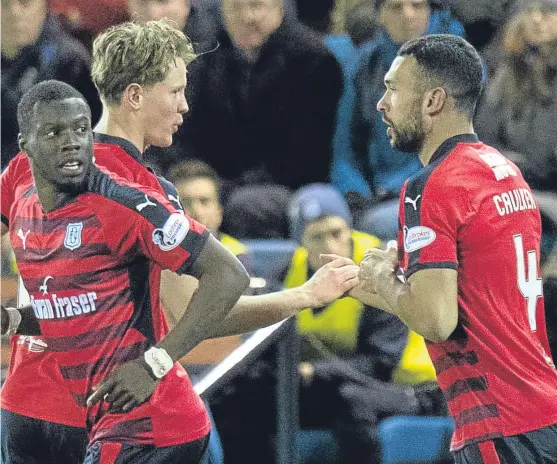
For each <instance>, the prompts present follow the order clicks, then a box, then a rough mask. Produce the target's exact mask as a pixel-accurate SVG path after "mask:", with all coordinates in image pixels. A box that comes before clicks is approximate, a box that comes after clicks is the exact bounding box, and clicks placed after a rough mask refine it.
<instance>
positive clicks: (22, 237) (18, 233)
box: [17, 228, 31, 250]
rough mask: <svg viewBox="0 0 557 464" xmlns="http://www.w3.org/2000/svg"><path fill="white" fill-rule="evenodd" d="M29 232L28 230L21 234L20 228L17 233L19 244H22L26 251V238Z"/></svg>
mask: <svg viewBox="0 0 557 464" xmlns="http://www.w3.org/2000/svg"><path fill="white" fill-rule="evenodd" d="M29 232H31V231H30V230H28V231H27V232H25V234H24V233H23V230H21V228H20V229H19V230H18V231H17V236H18V237H19V238H20V239H21V242H22V243H23V249H24V250H25V249H26V246H27V244H26V243H25V242H26V241H27V236H28V235H29Z"/></svg>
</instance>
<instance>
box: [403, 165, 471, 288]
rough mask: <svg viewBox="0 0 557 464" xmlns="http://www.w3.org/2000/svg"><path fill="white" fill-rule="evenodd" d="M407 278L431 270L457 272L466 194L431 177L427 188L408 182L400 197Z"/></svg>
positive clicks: (437, 177)
mask: <svg viewBox="0 0 557 464" xmlns="http://www.w3.org/2000/svg"><path fill="white" fill-rule="evenodd" d="M400 207H401V209H402V210H403V215H404V216H403V217H402V216H401V219H403V221H404V222H403V224H404V225H403V227H402V230H401V236H400V237H399V241H402V244H403V248H404V253H405V256H406V259H405V261H406V277H407V278H408V277H410V276H411V275H412V274H413V273H415V272H416V271H419V270H421V269H432V268H449V269H457V267H458V254H457V242H458V231H459V228H460V225H461V224H462V223H463V218H464V217H465V215H466V211H467V194H466V192H465V191H463V190H458V191H457V190H455V189H450V188H448V186H446V185H444V183H443V182H440V180H439V176H435V175H432V176H431V177H430V178H429V180H428V182H427V183H426V184H425V185H423V184H422V185H420V182H409V183H408V184H407V186H406V189H405V190H404V191H403V197H401V202H400Z"/></svg>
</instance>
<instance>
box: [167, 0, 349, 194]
mask: <svg viewBox="0 0 557 464" xmlns="http://www.w3.org/2000/svg"><path fill="white" fill-rule="evenodd" d="M221 13H222V25H221V29H220V31H219V34H218V42H219V47H218V48H217V49H216V50H215V51H214V52H212V53H207V54H204V55H202V56H201V57H199V59H198V60H197V62H196V63H195V65H193V66H192V67H191V71H190V74H189V79H190V82H191V85H190V86H188V88H189V89H190V90H191V96H190V97H189V99H188V101H189V102H190V106H191V112H190V114H189V116H188V118H187V119H186V121H185V124H184V126H183V128H182V130H181V131H180V132H179V133H178V134H179V137H180V139H181V140H180V141H181V143H182V144H183V147H184V154H185V155H186V156H188V157H193V158H197V159H203V160H204V161H206V162H208V163H209V164H210V165H211V166H213V167H214V168H215V169H216V171H217V172H218V173H219V175H220V176H221V177H223V178H225V179H227V180H234V181H236V180H241V179H242V177H243V176H244V178H245V177H246V174H247V173H251V175H250V174H248V175H247V178H249V179H250V181H252V182H258V181H259V182H261V181H272V182H275V183H278V184H281V185H285V186H288V187H292V188H297V187H299V186H301V185H303V184H306V183H309V182H315V181H324V180H326V179H327V177H328V171H329V164H330V157H331V156H330V155H331V139H332V131H333V124H334V117H335V112H336V105H337V102H338V98H339V95H340V91H341V85H342V82H341V72H340V68H339V66H338V64H337V63H336V61H335V59H334V57H333V56H332V55H331V54H330V53H329V52H328V51H327V50H326V48H325V47H324V46H323V45H322V43H321V40H320V39H319V38H318V37H316V36H315V35H314V34H313V33H312V32H311V31H310V30H309V29H307V28H306V27H304V26H303V25H301V24H300V23H299V22H298V21H297V20H296V19H295V18H291V17H289V16H288V15H287V16H285V15H284V0H251V1H246V0H222V2H221Z"/></svg>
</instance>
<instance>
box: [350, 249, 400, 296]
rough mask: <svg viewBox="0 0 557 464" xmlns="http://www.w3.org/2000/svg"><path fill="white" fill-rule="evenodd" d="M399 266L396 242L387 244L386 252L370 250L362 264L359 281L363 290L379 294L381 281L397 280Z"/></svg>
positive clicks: (367, 251)
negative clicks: (378, 286) (378, 289)
mask: <svg viewBox="0 0 557 464" xmlns="http://www.w3.org/2000/svg"><path fill="white" fill-rule="evenodd" d="M397 264H398V251H397V246H396V242H394V241H391V242H389V243H388V244H387V249H386V250H381V249H379V248H370V249H369V250H366V252H365V255H364V259H363V260H362V262H361V263H360V274H359V279H360V282H361V290H362V291H365V292H369V293H377V285H378V282H379V281H385V279H389V280H390V279H393V278H395V276H396V274H395V271H396V268H397Z"/></svg>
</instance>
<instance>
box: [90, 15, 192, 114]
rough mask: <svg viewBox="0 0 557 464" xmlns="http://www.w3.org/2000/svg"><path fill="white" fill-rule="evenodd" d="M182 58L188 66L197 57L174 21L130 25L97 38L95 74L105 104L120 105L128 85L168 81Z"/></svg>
mask: <svg viewBox="0 0 557 464" xmlns="http://www.w3.org/2000/svg"><path fill="white" fill-rule="evenodd" d="M179 58H181V59H183V60H184V62H185V64H186V66H187V65H188V64H189V63H191V62H192V61H193V60H194V59H195V58H196V54H195V51H194V49H193V45H192V43H191V41H190V40H189V39H188V38H187V37H186V36H185V35H184V34H183V33H182V32H181V31H179V30H178V29H176V27H175V26H173V24H172V23H171V22H170V21H167V20H160V21H148V22H146V23H144V24H138V23H134V22H126V23H122V24H119V25H117V26H113V27H110V28H109V29H107V30H106V31H104V32H103V33H102V34H100V35H99V36H98V37H97V38H96V39H95V41H94V43H93V65H92V70H91V75H92V77H93V82H94V83H95V86H96V87H97V90H98V91H99V94H100V96H101V98H102V99H103V101H105V102H106V103H113V104H118V103H119V102H120V97H121V96H122V92H124V90H125V89H126V87H127V86H128V85H130V84H132V83H137V84H139V85H142V86H146V87H149V86H152V85H154V84H156V83H158V82H162V81H164V80H165V78H166V76H167V74H168V72H169V71H170V69H171V68H172V66H173V65H174V64H175V63H176V60H177V59H179Z"/></svg>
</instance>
